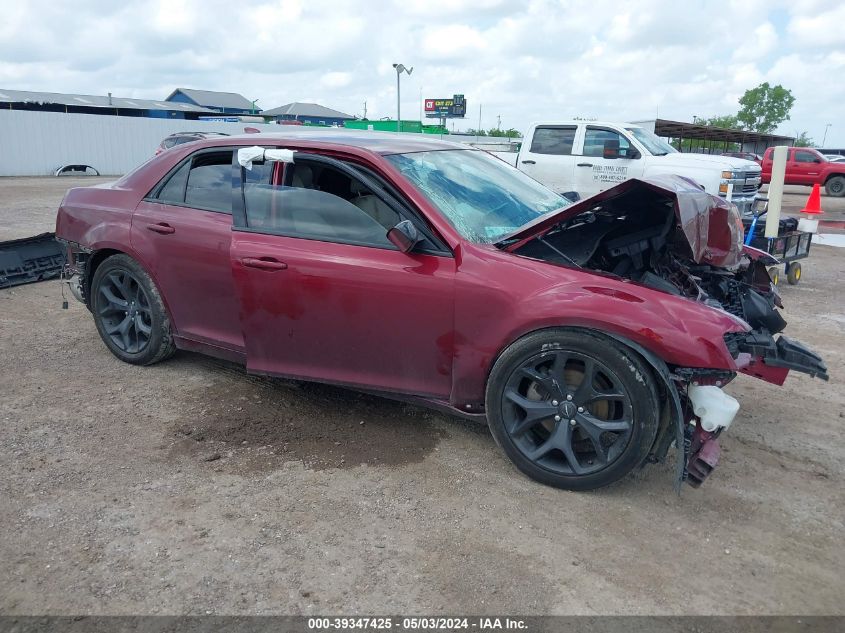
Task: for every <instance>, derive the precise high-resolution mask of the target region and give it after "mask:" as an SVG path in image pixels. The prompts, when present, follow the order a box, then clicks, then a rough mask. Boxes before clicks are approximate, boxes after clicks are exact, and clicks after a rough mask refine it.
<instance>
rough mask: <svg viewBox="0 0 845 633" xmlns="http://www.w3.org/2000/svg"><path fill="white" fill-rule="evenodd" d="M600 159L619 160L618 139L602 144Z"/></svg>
mask: <svg viewBox="0 0 845 633" xmlns="http://www.w3.org/2000/svg"><path fill="white" fill-rule="evenodd" d="M602 158H619V139H613V140H611V139H608V140H606V141H605V142H604V152H603V153H602Z"/></svg>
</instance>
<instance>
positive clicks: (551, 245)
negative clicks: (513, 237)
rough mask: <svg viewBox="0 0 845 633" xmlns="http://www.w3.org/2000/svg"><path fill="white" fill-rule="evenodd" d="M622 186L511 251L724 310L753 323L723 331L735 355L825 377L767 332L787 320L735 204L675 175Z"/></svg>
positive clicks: (806, 355)
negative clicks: (746, 244)
mask: <svg viewBox="0 0 845 633" xmlns="http://www.w3.org/2000/svg"><path fill="white" fill-rule="evenodd" d="M624 185H627V186H619V187H615V188H614V189H612V190H609V191H607V192H604V193H603V194H599V195H598V196H595V197H593V198H591V199H588V200H585V201H583V202H581V203H578V204H577V205H573V207H570V208H569V209H567V211H571V212H572V213H569V214H566V217H565V218H563V219H561V221H560V222H558V223H557V224H555V225H554V226H552V227H551V228H549V229H548V230H547V231H545V232H543V233H539V234H537V235H535V236H534V238H533V239H530V240H527V241H525V242H524V243H522V244H521V245H519V246H518V247H517V248H516V250H515V251H514V252H516V253H518V254H520V255H523V256H526V257H531V258H535V259H542V260H545V261H549V262H553V263H556V264H559V265H563V266H572V267H578V268H586V269H589V270H594V271H600V272H603V273H609V274H611V275H616V276H619V277H623V278H625V279H630V280H632V281H635V282H637V283H640V284H642V285H644V286H648V287H649V288H653V289H655V290H659V291H662V292H666V293H669V294H674V295H678V296H683V297H686V298H688V299H692V300H694V301H698V302H701V303H703V304H705V305H708V306H710V307H713V308H716V309H719V310H724V311H726V312H728V313H730V314H732V315H734V316H737V317H739V318H740V319H742V320H743V321H745V322H746V323H747V324H748V325H749V326H750V327H751V329H752V331H751V332H748V333H738V334H732V335H727V336H726V343H727V345H728V348H729V350H730V351H731V353H732V355H733V356H734V358H737V357H738V356H739V355H740V354H743V353H744V354H748V355H750V356H751V357H755V358H762V359H765V364H766V365H768V366H769V367H770V368H783V369H795V370H797V371H802V372H804V373H808V374H810V375H812V376H818V377H820V378H823V379H825V380H827V368H826V366H825V365H824V363H823V362H822V360H821V358H820V357H819V356H817V355H816V354H814V353H813V352H811V351H810V350H809V349H807V348H805V347H804V346H803V345H801V344H800V343H797V342H795V341H792V340H791V339H788V338H786V337H783V336H781V337H779V338H778V339H775V338H774V335H775V334H778V333H779V332H781V331H782V330H783V329H784V327H786V321H785V320H784V319H783V317H782V316H781V314H780V312H778V310H777V308H778V307H783V305H782V303H781V300H780V295H779V294H778V292H777V290H776V288H775V286H774V285H773V284H772V283H771V279H770V278H769V274H768V271H767V264H771V263H776V260H774V258H772V257H771V256H770V255H768V254H767V253H763V252H761V251H754V250H752V249H748V248H744V247H743V243H742V238H743V228H742V221H741V217H740V215H739V213H738V211H737V210H736V208H735V207H732V206H731V205H729V204H728V203H726V202H725V201H723V200H721V199H720V198H716V197H714V196H710V195H708V194H706V193H704V192H703V191H701V190H700V189H698V188H697V186H696V185H694V184H693V183H690V181H688V180H685V179H682V178H679V177H669V178H667V179H666V180H665V182H663V181H657V184H655V183H652V182H647V181H638V180H632V181H628V182H626V183H624ZM749 373H753V372H749ZM782 374H783V375H782V377H781V376H780V373H779V372H778V371H777V370H776V369H767V373H765V375H763V374H760V375H759V377H761V378H765V379H767V380H769V381H770V382H776V383H778V384H780V383H782V382H783V379H785V376H786V371H783V372H782Z"/></svg>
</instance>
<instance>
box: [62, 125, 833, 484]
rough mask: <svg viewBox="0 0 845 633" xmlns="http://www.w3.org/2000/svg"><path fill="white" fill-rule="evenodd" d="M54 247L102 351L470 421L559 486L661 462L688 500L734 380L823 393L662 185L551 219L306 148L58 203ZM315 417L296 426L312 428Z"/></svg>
mask: <svg viewBox="0 0 845 633" xmlns="http://www.w3.org/2000/svg"><path fill="white" fill-rule="evenodd" d="M56 235H57V236H58V238H59V239H60V240H62V241H63V242H64V243H65V244H66V246H67V258H68V260H67V261H68V263H67V268H66V271H65V272H66V274H67V276H68V277H69V279H70V285H71V289H72V291H73V293H74V294H75V295H76V296H77V298H79V299H80V300H82V301H83V302H84V303H85V305H87V306H88V308H89V309H90V310H91V313H92V316H93V319H94V323H95V324H96V327H97V331H98V332H99V334H100V336H101V338H102V340H103V342H104V343H105V345H106V347H108V349H109V350H110V351H111V352H112V353H113V354H114V355H115V356H117V357H118V358H119V359H121V360H123V361H126V362H128V363H133V364H138V365H149V364H152V363H156V362H159V361H162V360H164V359H166V358H168V357H170V356H171V355H172V354H173V353H174V352H175V351H176V350H177V349H186V350H193V351H199V352H202V353H205V354H209V355H212V356H218V357H222V358H227V359H230V360H234V361H237V362H241V363H244V364H245V365H246V369H247V371H248V372H252V373H259V374H269V375H273V376H287V377H295V378H297V379H302V380H313V381H321V382H327V383H334V384H340V385H345V386H349V387H354V388H359V389H364V390H368V391H370V392H377V393H382V394H385V395H390V396H391V397H396V398H403V399H408V400H411V401H413V402H420V403H426V404H428V405H430V406H434V407H438V408H440V409H442V410H444V411H448V412H451V413H454V414H458V415H464V416H468V417H472V418H475V419H479V420H486V422H487V423H488V424H489V426H490V429H491V431H492V433H493V436H494V437H495V439H496V441H497V442H498V443H499V445H500V446H501V447H502V449H503V450H504V452H505V453H506V454H507V456H508V457H509V458H510V459H511V460H513V462H514V463H515V464H516V466H517V467H518V468H519V469H520V470H522V471H523V472H524V473H526V474H528V475H529V476H530V477H532V478H534V479H536V480H537V481H540V482H543V483H545V484H549V485H552V486H557V487H560V488H566V489H572V490H584V489H591V488H597V487H600V486H604V485H606V484H609V483H611V482H613V481H615V480H617V479H619V478H621V477H623V476H624V475H625V474H626V473H629V472H630V471H631V470H632V469H634V468H637V467H639V466H640V465H642V464H644V463H646V462H656V461H661V460H663V459H664V458H665V457H666V455H667V452H668V451H669V450H670V446H671V445H673V443H674V446H675V447H676V451H677V453H678V458H677V459H678V464H679V472H678V481H681V480H683V479H688V480H689V481H690V482H691V483H694V484H697V483H700V482H701V481H702V480H703V479H704V478H705V477H706V476H707V475H708V474H709V472H710V471H711V470H712V468H713V467H714V466H715V464H716V461H717V459H718V451H719V449H718V439H717V437H718V435H719V433H721V432H722V431H723V430H724V429H726V428H727V427H728V426H729V425H730V423H731V421H732V420H733V417H734V415H735V413H736V411H737V408H738V406H739V404H738V403H737V401H736V400H734V399H733V398H732V397H731V396H729V395H728V394H726V393H725V392H724V391H723V390H722V388H723V387H724V386H725V385H726V384H728V383H729V382H730V381H731V379H733V378H734V376H735V375H736V374H737V373H738V372H740V373H745V374H749V375H751V376H755V377H758V378H762V379H763V380H766V381H768V382H772V383H775V384H782V383H783V381H784V380H785V379H786V376H787V374H788V372H789V370H790V369H795V370H797V371H802V372H806V373H809V374H811V375H814V376H819V377H821V378H824V379H827V370H826V367H825V365H824V363H823V362H822V360H821V359H820V358H819V357H818V356H816V355H815V354H814V353H812V352H811V351H809V350H808V349H806V348H805V347H803V346H802V345H800V344H799V343H797V342H795V341H792V340H790V339H788V338H787V337H785V336H779V337H777V333H779V332H780V331H781V330H783V328H784V326H785V325H786V323H785V321H784V320H783V319H782V317H781V316H780V314H779V313H778V311H777V308H776V306H777V305H780V300H779V298H778V295H777V293H776V290H775V289H774V287H773V286H772V284H771V282H770V279H769V277H768V274H767V272H766V264H767V263H768V262H770V261H771V260H770V258H769V256H768V255H766V254H765V253H762V252H761V251H756V250H754V249H749V248H744V247H743V245H742V224H741V222H740V218H739V216H738V214H737V210H736V208H735V207H733V206H731V205H729V204H727V203H726V202H725V201H724V200H722V199H721V198H718V197H716V196H711V195H709V194H707V193H705V192H703V191H702V190H701V188H700V187H699V186H698V185H696V184H695V183H692V182H690V181H689V180H687V179H684V178H680V177H676V176H663V177H660V178H656V179H653V180H649V181H644V180H638V179H633V180H627V181H625V182H623V183H621V184H619V185H617V186H615V187H613V188H611V189H608V190H606V191H604V192H602V193H599V194H598V195H596V196H594V197H593V198H591V199H588V200H583V201H581V202H579V203H576V204H572V203H570V202H569V201H568V200H566V199H565V198H563V197H561V196H559V195H558V194H556V193H554V192H552V191H550V190H549V189H547V188H546V187H544V186H542V185H541V184H539V183H538V182H536V181H534V180H533V179H531V178H530V177H528V176H527V175H525V174H523V173H522V172H520V171H519V170H517V169H514V168H513V167H511V166H509V165H507V164H506V163H504V162H503V161H501V160H499V159H497V158H495V157H493V156H491V155H489V154H488V153H486V152H484V151H481V150H476V149H473V148H469V147H467V146H465V145H460V144H454V143H448V142H445V141H440V140H436V139H427V138H410V137H408V138H405V137H398V136H394V135H389V134H378V133H358V134H355V133H351V132H340V131H337V132H328V131H327V132H312V133H309V134H303V133H302V132H301V131H296V130H290V131H286V132H285V133H283V134H278V135H276V134H270V135H266V134H262V135H255V134H251V135H244V136H240V137H230V138H214V139H206V140H205V141H201V142H198V143H193V144H191V145H186V146H180V147H174V148H173V149H171V150H169V151H167V152H165V153H163V154H161V155H160V156H158V157H156V158H154V159H152V160H150V161H148V162H147V163H145V164H143V165H141V166H140V167H138V168H137V169H136V170H135V171H133V172H131V173H129V174H127V175H126V176H124V177H123V178H121V179H120V180H118V181H117V182H115V183H113V184H111V185H98V186H97V187H84V188H78V189H72V190H70V191H69V192H68V193H67V195H66V196H65V198H64V200H63V201H62V203H61V206H60V207H59V209H58V217H57V220H56ZM319 423H320V421H319V420H315V421H314V424H319Z"/></svg>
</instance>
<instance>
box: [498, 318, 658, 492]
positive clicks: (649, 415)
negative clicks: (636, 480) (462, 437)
mask: <svg viewBox="0 0 845 633" xmlns="http://www.w3.org/2000/svg"><path fill="white" fill-rule="evenodd" d="M486 408H487V420H488V423H489V425H490V430H491V432H492V434H493V437H494V438H495V440H496V442H497V443H498V444H499V446H500V447H501V448H502V450H504V452H505V454H506V455H507V456H508V457H509V458H510V459H511V461H512V462H513V463H514V465H515V466H516V467H517V468H519V470H521V471H522V472H523V473H525V474H526V475H528V476H529V477H530V478H532V479H534V480H535V481H538V482H540V483H543V484H546V485H549V486H553V487H555V488H562V489H564V490H592V489H595V488H601V487H602V486H607V485H608V484H611V483H613V482H615V481H617V480H619V479H621V478H622V477H624V476H625V475H627V474H628V473H629V472H631V471H632V470H633V469H634V468H636V467H637V466H639V465H640V464H642V463H643V461H644V460H645V458H646V456H647V455H648V452H649V450H650V449H651V446H652V444H653V443H654V439H655V436H656V435H657V426H658V417H659V401H658V398H657V391H656V388H655V384H654V378H653V374H652V373H651V371H650V370H649V368H648V367H647V366H646V364H645V363H644V361H643V360H642V359H641V358H640V357H639V355H637V354H636V353H635V352H633V351H632V350H630V349H629V348H626V347H625V346H623V345H622V344H620V343H618V342H616V341H614V340H612V339H609V338H607V337H605V336H602V335H600V334H598V333H594V332H591V331H588V330H571V329H562V328H561V329H550V330H543V331H540V332H536V333H534V334H530V335H528V336H525V337H523V338H521V339H519V340H518V341H516V342H515V343H514V344H513V345H511V346H510V347H509V348H507V349H506V350H505V351H504V352H503V353H502V355H501V356H500V357H499V359H498V360H497V361H496V363H495V365H494V366H493V369H492V371H491V372H490V378H489V381H488V383H487V394H486Z"/></svg>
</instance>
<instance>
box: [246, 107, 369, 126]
mask: <svg viewBox="0 0 845 633" xmlns="http://www.w3.org/2000/svg"><path fill="white" fill-rule="evenodd" d="M261 116H263V117H273V118H274V119H275V120H276V122H280V121H302V122H303V123H313V124H315V125H343V122H344V121H349V120H350V119H354V118H355V117H354V116H352V115H350V114H346V113H345V112H340V111H339V110H332V109H331V108H327V107H325V106H321V105H320V104H318V103H298V102H294V103H288V104H287V105H283V106H279V107H278V108H273V109H272V110H264V111H263V112H262V113H261Z"/></svg>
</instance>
